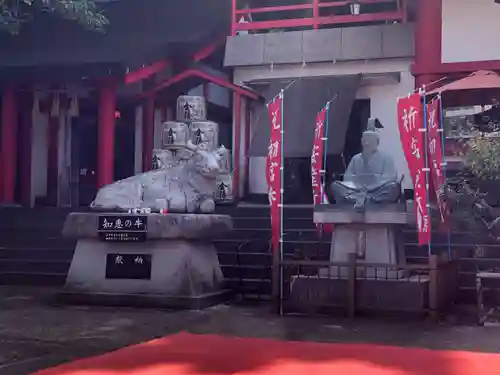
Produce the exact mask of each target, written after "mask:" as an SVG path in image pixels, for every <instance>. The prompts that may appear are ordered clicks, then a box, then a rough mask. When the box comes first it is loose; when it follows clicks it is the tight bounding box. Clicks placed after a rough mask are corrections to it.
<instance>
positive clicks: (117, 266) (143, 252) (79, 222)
mask: <svg viewBox="0 0 500 375" xmlns="http://www.w3.org/2000/svg"><path fill="white" fill-rule="evenodd" d="M117 223H119V224H118V225H117ZM117 226H118V228H117ZM231 229H232V219H231V217H230V216H226V215H213V214H212V215H210V214H208V215H197V214H146V215H141V214H139V215H136V214H124V213H99V212H91V213H72V214H70V215H69V216H68V218H67V219H66V222H65V224H64V229H63V235H64V236H65V237H67V238H76V239H78V243H77V246H76V249H75V253H74V256H73V260H72V262H71V267H70V270H69V273H68V277H67V280H66V284H65V286H64V289H63V291H62V293H61V294H60V297H61V298H62V299H63V300H65V301H69V302H83V303H99V304H127V305H129V304H134V305H141V306H145V305H146V306H147V305H154V306H165V307H179V308H195V309H196V308H203V307H206V306H209V305H213V304H216V303H220V302H222V301H225V300H227V299H228V298H229V297H230V293H229V292H228V291H226V290H224V289H223V275H222V271H221V268H220V265H219V260H218V257H217V252H216V249H215V247H214V245H213V244H211V243H210V239H213V238H214V237H219V238H220V237H221V236H223V235H224V234H225V233H227V232H228V231H230V230H231Z"/></svg>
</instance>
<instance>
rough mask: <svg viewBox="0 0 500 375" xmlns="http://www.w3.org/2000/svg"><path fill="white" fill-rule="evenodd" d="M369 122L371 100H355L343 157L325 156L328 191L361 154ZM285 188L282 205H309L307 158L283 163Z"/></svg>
mask: <svg viewBox="0 0 500 375" xmlns="http://www.w3.org/2000/svg"><path fill="white" fill-rule="evenodd" d="M369 118H370V100H369V99H361V100H355V101H354V103H353V106H352V110H351V115H350V118H349V126H348V128H347V133H346V138H345V145H344V150H343V153H342V154H340V155H338V154H328V155H327V159H326V175H327V182H326V186H327V187H328V186H329V185H330V184H331V183H332V181H334V180H337V179H342V177H343V175H344V172H345V170H346V167H347V164H348V163H349V161H350V160H351V158H352V157H353V156H354V155H356V154H357V153H359V152H360V151H361V135H362V133H363V131H364V129H365V127H366V123H367V121H368V119H369ZM311 147H312V145H311ZM284 185H285V187H284V189H285V193H284V201H285V204H312V187H311V160H310V158H308V157H307V158H287V159H285V184H284Z"/></svg>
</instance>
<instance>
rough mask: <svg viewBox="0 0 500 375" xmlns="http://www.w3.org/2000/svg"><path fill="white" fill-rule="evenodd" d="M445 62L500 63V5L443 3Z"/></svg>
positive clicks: (489, 0)
mask: <svg viewBox="0 0 500 375" xmlns="http://www.w3.org/2000/svg"><path fill="white" fill-rule="evenodd" d="M442 1H443V16H442V18H443V26H442V34H443V38H442V62H443V63H453V62H468V61H483V60H500V27H498V24H499V22H500V4H496V3H495V2H494V0H442Z"/></svg>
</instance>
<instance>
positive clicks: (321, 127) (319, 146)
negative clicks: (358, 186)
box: [311, 106, 333, 232]
mask: <svg viewBox="0 0 500 375" xmlns="http://www.w3.org/2000/svg"><path fill="white" fill-rule="evenodd" d="M326 111H327V107H326V106H325V107H324V108H323V109H322V110H321V111H319V112H318V114H317V115H316V124H315V126H314V139H313V147H312V152H311V179H312V181H311V182H312V193H313V203H314V204H315V205H316V204H321V203H326V193H325V191H324V186H323V181H322V179H321V171H322V170H323V168H324V167H325V166H324V165H323V162H324V153H325V124H326ZM316 227H317V228H318V229H322V230H323V231H324V232H331V231H332V230H333V225H332V224H324V225H323V226H322V227H321V226H320V225H316Z"/></svg>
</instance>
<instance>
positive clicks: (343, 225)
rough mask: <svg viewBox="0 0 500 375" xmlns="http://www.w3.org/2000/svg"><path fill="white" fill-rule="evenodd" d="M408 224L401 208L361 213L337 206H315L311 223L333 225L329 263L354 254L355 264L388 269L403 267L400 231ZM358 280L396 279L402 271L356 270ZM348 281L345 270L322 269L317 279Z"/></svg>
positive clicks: (381, 207) (382, 207) (384, 207)
mask: <svg viewBox="0 0 500 375" xmlns="http://www.w3.org/2000/svg"><path fill="white" fill-rule="evenodd" d="M409 221H410V218H409V214H408V213H407V212H406V206H405V205H403V204H398V203H394V204H385V205H378V206H376V207H375V208H373V209H372V208H371V207H369V206H368V207H367V209H366V210H365V211H363V212H358V211H355V210H353V209H352V210H347V209H345V208H339V207H338V206H336V205H325V204H323V205H318V206H316V207H315V210H314V222H315V223H317V224H327V223H328V224H334V231H333V235H332V245H331V250H330V261H331V262H337V263H344V262H347V261H348V254H356V258H357V263H361V264H362V263H378V264H385V265H387V266H392V265H394V266H396V265H404V264H405V263H406V259H405V253H404V247H403V239H402V233H401V230H402V227H403V226H404V225H406V224H408V223H409ZM356 272H357V276H359V277H362V278H373V279H396V278H401V277H403V276H404V271H403V270H396V269H387V268H385V267H384V268H382V267H380V268H378V267H364V266H363V267H359V268H358V269H357V271H356ZM322 274H323V275H331V276H332V277H339V276H340V277H347V274H348V270H347V269H346V268H344V267H338V266H332V267H331V268H330V270H328V269H322V270H321V272H320V275H322Z"/></svg>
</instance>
